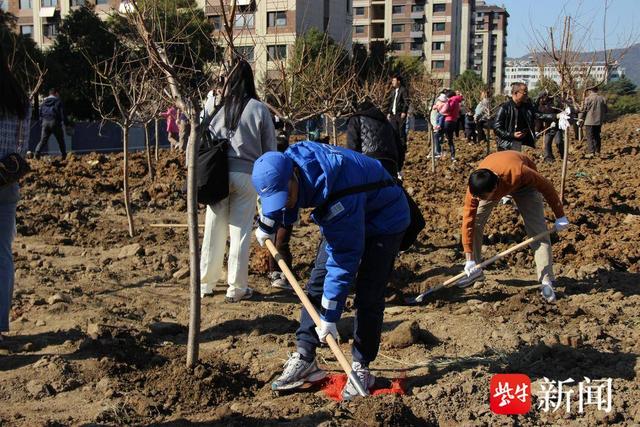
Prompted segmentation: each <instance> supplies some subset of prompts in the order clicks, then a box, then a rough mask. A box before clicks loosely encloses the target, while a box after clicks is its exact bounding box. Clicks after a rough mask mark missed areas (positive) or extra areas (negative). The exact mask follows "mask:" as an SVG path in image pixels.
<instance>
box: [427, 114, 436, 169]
mask: <svg viewBox="0 0 640 427" xmlns="http://www.w3.org/2000/svg"><path fill="white" fill-rule="evenodd" d="M427 132H429V141H430V142H431V172H435V171H436V139H435V138H434V134H433V128H432V127H431V122H430V121H429V119H428V118H427Z"/></svg>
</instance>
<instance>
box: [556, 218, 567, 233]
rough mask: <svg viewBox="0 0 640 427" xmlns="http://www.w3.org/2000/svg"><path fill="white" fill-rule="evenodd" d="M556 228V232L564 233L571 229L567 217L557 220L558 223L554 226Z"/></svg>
mask: <svg viewBox="0 0 640 427" xmlns="http://www.w3.org/2000/svg"><path fill="white" fill-rule="evenodd" d="M553 225H554V226H555V228H556V231H562V230H564V229H566V228H568V227H569V220H568V219H567V217H566V216H563V217H561V218H558V219H556V222H555V223H554V224H553Z"/></svg>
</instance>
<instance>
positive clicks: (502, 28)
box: [471, 0, 509, 94]
mask: <svg viewBox="0 0 640 427" xmlns="http://www.w3.org/2000/svg"><path fill="white" fill-rule="evenodd" d="M507 18H509V13H507V11H506V9H504V8H502V7H498V6H492V5H487V4H486V3H485V2H484V1H482V0H478V1H476V5H475V16H474V25H473V32H474V34H473V36H472V37H473V47H472V52H473V60H472V63H471V68H472V69H473V70H474V71H476V72H477V73H478V74H480V75H481V76H482V80H483V81H484V82H485V83H487V86H489V87H490V88H492V89H493V93H494V94H499V93H501V92H502V88H503V87H504V78H505V74H504V68H505V60H506V56H507Z"/></svg>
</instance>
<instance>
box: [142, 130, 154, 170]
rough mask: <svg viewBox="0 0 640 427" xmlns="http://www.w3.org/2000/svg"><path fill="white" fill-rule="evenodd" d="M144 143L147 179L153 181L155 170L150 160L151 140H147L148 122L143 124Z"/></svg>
mask: <svg viewBox="0 0 640 427" xmlns="http://www.w3.org/2000/svg"><path fill="white" fill-rule="evenodd" d="M144 143H145V146H146V148H147V169H148V170H149V179H150V180H151V181H153V178H154V177H155V171H154V170H153V163H152V162H151V141H150V140H149V123H145V124H144Z"/></svg>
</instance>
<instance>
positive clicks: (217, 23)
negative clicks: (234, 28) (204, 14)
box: [209, 15, 222, 31]
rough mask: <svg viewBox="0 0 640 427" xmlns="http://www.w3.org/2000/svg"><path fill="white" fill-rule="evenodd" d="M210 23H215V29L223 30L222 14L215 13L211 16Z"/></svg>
mask: <svg viewBox="0 0 640 427" xmlns="http://www.w3.org/2000/svg"><path fill="white" fill-rule="evenodd" d="M209 23H210V24H211V25H213V29H214V30H216V31H219V30H222V16H220V15H214V16H210V17H209Z"/></svg>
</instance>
